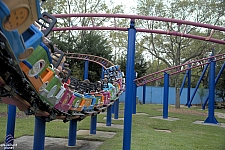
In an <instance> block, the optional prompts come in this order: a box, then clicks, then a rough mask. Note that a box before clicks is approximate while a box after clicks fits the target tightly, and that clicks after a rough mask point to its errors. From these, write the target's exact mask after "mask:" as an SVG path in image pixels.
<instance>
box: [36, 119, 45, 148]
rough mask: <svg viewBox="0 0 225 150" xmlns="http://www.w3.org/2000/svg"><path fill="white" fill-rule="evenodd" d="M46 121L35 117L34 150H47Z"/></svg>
mask: <svg viewBox="0 0 225 150" xmlns="http://www.w3.org/2000/svg"><path fill="white" fill-rule="evenodd" d="M45 126H46V123H45V121H43V120H41V119H40V118H38V117H35V126H34V143H33V150H44V149H45Z"/></svg>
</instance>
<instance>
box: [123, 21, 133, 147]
mask: <svg viewBox="0 0 225 150" xmlns="http://www.w3.org/2000/svg"><path fill="white" fill-rule="evenodd" d="M135 39H136V29H135V21H134V20H131V21H130V28H128V47H127V63H126V93H125V106H124V130H123V150H130V147H131V130H132V101H131V100H132V94H131V93H132V92H133V82H134V58H135Z"/></svg>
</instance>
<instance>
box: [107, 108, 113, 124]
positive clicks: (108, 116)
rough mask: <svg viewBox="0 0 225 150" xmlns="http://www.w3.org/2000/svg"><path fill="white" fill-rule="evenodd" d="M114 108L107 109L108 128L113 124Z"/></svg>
mask: <svg viewBox="0 0 225 150" xmlns="http://www.w3.org/2000/svg"><path fill="white" fill-rule="evenodd" d="M111 110H112V107H111V106H109V107H107V117H106V126H111V123H112V111H111Z"/></svg>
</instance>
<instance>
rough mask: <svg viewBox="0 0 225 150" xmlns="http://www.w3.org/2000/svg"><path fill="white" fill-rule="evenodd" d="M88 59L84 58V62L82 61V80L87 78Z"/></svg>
mask: <svg viewBox="0 0 225 150" xmlns="http://www.w3.org/2000/svg"><path fill="white" fill-rule="evenodd" d="M88 63H89V62H88V60H85V63H84V80H85V79H88Z"/></svg>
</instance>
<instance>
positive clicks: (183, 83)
mask: <svg viewBox="0 0 225 150" xmlns="http://www.w3.org/2000/svg"><path fill="white" fill-rule="evenodd" d="M188 72H189V70H186V72H185V75H184V79H183V82H182V85H181V87H180V96H181V93H182V91H183V88H184V85H185V81H186V78H187V76H188Z"/></svg>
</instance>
